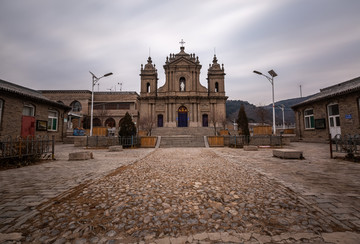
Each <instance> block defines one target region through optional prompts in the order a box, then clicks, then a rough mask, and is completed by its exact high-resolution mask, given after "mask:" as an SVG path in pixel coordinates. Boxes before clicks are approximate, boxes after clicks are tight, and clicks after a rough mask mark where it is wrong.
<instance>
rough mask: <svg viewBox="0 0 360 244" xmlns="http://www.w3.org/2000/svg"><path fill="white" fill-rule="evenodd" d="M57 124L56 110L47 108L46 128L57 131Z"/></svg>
mask: <svg viewBox="0 0 360 244" xmlns="http://www.w3.org/2000/svg"><path fill="white" fill-rule="evenodd" d="M57 126H58V112H57V111H54V110H49V116H48V124H47V128H48V130H49V131H57Z"/></svg>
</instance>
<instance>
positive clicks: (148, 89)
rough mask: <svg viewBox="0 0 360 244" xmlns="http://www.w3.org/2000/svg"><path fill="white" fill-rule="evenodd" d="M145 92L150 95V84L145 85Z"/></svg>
mask: <svg viewBox="0 0 360 244" xmlns="http://www.w3.org/2000/svg"><path fill="white" fill-rule="evenodd" d="M146 92H147V93H150V83H149V82H148V83H147V84H146Z"/></svg>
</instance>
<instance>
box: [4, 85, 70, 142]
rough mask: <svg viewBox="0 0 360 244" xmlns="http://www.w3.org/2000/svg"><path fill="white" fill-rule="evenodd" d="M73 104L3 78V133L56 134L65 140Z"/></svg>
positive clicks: (60, 139) (13, 134) (23, 135)
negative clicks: (69, 105) (63, 102)
mask: <svg viewBox="0 0 360 244" xmlns="http://www.w3.org/2000/svg"><path fill="white" fill-rule="evenodd" d="M69 110H70V107H68V106H66V105H64V104H60V103H57V102H54V101H51V100H49V99H47V98H46V97H45V96H43V95H42V94H41V92H39V91H36V90H32V89H29V88H26V87H23V86H19V85H16V84H14V83H10V82H7V81H4V80H0V136H1V137H5V136H11V137H17V136H22V137H23V138H26V137H27V136H38V135H40V136H43V135H49V136H52V135H54V136H55V140H57V141H62V139H63V136H64V130H65V125H64V118H66V117H67V111H69Z"/></svg>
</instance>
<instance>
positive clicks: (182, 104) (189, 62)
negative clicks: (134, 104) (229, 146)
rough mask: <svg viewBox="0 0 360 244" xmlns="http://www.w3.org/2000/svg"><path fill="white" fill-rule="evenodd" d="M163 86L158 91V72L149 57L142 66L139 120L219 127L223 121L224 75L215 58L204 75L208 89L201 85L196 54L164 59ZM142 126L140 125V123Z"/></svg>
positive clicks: (224, 119)
mask: <svg viewBox="0 0 360 244" xmlns="http://www.w3.org/2000/svg"><path fill="white" fill-rule="evenodd" d="M163 67H164V71H165V77H166V78H165V84H164V85H163V86H162V87H159V88H158V73H157V69H156V68H155V65H154V64H152V60H151V57H149V58H148V60H147V64H145V66H143V65H141V72H140V77H141V88H140V97H139V114H140V121H144V120H146V121H152V123H153V124H154V127H209V126H214V123H215V125H216V126H217V127H220V126H221V125H222V124H224V123H225V121H226V108H225V103H226V100H227V97H226V96H225V72H224V65H222V66H220V64H218V62H217V58H216V56H215V55H214V59H213V61H212V64H210V65H209V68H208V72H207V84H208V86H207V88H206V87H204V86H202V85H201V83H200V71H201V67H202V66H201V64H200V62H199V58H198V57H196V56H195V54H188V53H186V52H185V47H184V46H181V47H180V52H179V53H177V54H170V56H168V57H166V62H165V65H164V66H163ZM140 126H141V124H140Z"/></svg>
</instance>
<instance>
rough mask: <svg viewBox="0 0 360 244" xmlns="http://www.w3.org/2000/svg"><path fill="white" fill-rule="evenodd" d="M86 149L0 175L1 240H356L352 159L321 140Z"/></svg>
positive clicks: (359, 231) (359, 208) (359, 202)
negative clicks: (280, 154) (77, 155)
mask: <svg viewBox="0 0 360 244" xmlns="http://www.w3.org/2000/svg"><path fill="white" fill-rule="evenodd" d="M288 147H289V148H296V149H300V150H303V151H304V156H305V159H304V160H283V159H279V158H274V157H272V150H271V149H259V151H244V150H243V149H231V148H215V149H213V148H170V149H156V150H155V149H135V150H124V151H122V152H107V151H106V150H92V152H93V153H94V157H95V159H92V160H88V161H67V155H68V153H69V152H71V151H78V150H79V149H78V148H77V149H76V148H74V147H72V146H71V145H58V146H57V148H56V150H57V152H58V153H57V154H56V158H57V160H56V161H53V162H47V163H43V164H39V165H34V166H29V167H24V168H20V169H11V170H6V171H1V172H0V183H1V190H0V242H4V243H7V242H8V243H13V242H14V243H16V242H17V241H20V242H22V243H31V242H33V243H137V242H143V243H186V242H187V243H224V242H226V243H302V242H311V243H358V240H359V238H360V189H359V187H358V186H359V183H360V176H359V173H360V164H356V163H351V162H347V161H342V160H338V159H329V153H328V145H325V144H306V143H292V144H291V145H290V146H288Z"/></svg>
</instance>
